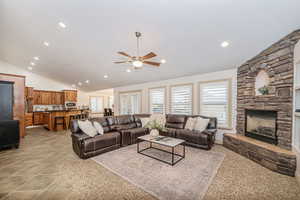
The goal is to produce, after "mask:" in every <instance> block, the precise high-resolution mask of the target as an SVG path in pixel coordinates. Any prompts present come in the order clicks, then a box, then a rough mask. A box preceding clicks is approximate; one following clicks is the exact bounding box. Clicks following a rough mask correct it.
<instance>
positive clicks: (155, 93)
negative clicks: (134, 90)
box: [149, 88, 165, 114]
mask: <svg viewBox="0 0 300 200" xmlns="http://www.w3.org/2000/svg"><path fill="white" fill-rule="evenodd" d="M149 105H150V113H151V114H152V113H161V114H163V113H165V88H153V89H150V90H149Z"/></svg>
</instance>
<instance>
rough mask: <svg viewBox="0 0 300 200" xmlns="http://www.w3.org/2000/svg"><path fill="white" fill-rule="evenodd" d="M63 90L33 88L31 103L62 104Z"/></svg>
mask: <svg viewBox="0 0 300 200" xmlns="http://www.w3.org/2000/svg"><path fill="white" fill-rule="evenodd" d="M62 104H63V92H53V91H43V90H34V92H33V105H62Z"/></svg>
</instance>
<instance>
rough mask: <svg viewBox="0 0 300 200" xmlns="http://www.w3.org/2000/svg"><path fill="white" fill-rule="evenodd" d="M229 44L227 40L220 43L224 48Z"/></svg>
mask: <svg viewBox="0 0 300 200" xmlns="http://www.w3.org/2000/svg"><path fill="white" fill-rule="evenodd" d="M228 46H229V42H228V41H224V42H222V43H221V47H223V48H225V47H228Z"/></svg>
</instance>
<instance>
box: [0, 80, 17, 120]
mask: <svg viewBox="0 0 300 200" xmlns="http://www.w3.org/2000/svg"><path fill="white" fill-rule="evenodd" d="M13 89H14V84H13V83H12V82H6V81H0V121H1V120H12V119H13V101H14V91H13Z"/></svg>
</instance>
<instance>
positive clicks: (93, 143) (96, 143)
mask: <svg viewBox="0 0 300 200" xmlns="http://www.w3.org/2000/svg"><path fill="white" fill-rule="evenodd" d="M116 144H120V133H118V132H111V133H106V134H104V135H96V136H95V137H92V138H88V139H85V140H84V143H83V146H84V148H85V152H91V151H95V150H97V149H102V148H106V147H109V146H113V145H116Z"/></svg>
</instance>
